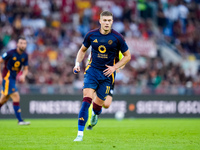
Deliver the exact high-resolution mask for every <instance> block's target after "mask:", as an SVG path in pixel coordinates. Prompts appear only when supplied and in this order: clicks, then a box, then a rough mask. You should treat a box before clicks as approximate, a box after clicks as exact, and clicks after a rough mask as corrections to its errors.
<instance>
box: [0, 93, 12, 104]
mask: <svg viewBox="0 0 200 150" xmlns="http://www.w3.org/2000/svg"><path fill="white" fill-rule="evenodd" d="M9 98H10V95H4V94H1V98H0V102H1V104H4V103H6V102H7V101H8V100H9Z"/></svg>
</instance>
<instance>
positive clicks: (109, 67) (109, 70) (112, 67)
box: [103, 65, 116, 77]
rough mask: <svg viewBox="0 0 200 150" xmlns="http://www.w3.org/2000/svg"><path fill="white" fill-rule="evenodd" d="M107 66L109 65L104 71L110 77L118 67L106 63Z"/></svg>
mask: <svg viewBox="0 0 200 150" xmlns="http://www.w3.org/2000/svg"><path fill="white" fill-rule="evenodd" d="M106 67H108V68H107V69H105V70H104V71H103V73H104V75H105V76H108V77H110V76H111V75H112V73H113V72H115V70H116V68H115V67H114V66H108V65H106Z"/></svg>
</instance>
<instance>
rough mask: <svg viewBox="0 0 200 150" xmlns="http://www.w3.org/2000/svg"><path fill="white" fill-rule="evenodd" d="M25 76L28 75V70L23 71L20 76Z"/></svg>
mask: <svg viewBox="0 0 200 150" xmlns="http://www.w3.org/2000/svg"><path fill="white" fill-rule="evenodd" d="M27 74H28V68H25V69H24V70H23V73H22V75H23V76H24V77H26V76H27Z"/></svg>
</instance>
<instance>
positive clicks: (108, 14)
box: [100, 11, 113, 17]
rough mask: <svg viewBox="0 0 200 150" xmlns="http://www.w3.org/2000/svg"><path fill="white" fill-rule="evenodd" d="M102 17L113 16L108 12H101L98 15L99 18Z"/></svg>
mask: <svg viewBox="0 0 200 150" xmlns="http://www.w3.org/2000/svg"><path fill="white" fill-rule="evenodd" d="M102 16H112V17H113V14H112V13H111V12H109V11H103V12H102V13H101V14H100V17H102Z"/></svg>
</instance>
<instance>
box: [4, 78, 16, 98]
mask: <svg viewBox="0 0 200 150" xmlns="http://www.w3.org/2000/svg"><path fill="white" fill-rule="evenodd" d="M15 83H16V80H14V79H9V78H6V79H5V78H4V79H3V82H2V91H1V93H2V94H3V95H10V94H12V93H14V92H16V91H18V90H17V87H16V85H15Z"/></svg>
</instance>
